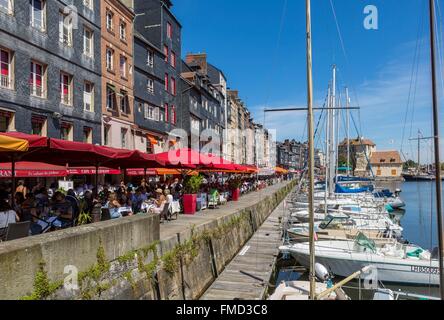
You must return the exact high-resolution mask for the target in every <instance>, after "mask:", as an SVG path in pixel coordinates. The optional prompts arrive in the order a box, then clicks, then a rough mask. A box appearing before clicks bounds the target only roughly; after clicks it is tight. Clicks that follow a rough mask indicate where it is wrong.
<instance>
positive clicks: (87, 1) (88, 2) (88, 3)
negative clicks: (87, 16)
mask: <svg viewBox="0 0 444 320" xmlns="http://www.w3.org/2000/svg"><path fill="white" fill-rule="evenodd" d="M83 5H84V6H85V7H86V8H88V9H89V10H91V11H92V10H94V0H83Z"/></svg>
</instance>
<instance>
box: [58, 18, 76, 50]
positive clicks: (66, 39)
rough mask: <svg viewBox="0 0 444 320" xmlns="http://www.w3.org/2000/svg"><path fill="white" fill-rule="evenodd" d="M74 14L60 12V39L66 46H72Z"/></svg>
mask: <svg viewBox="0 0 444 320" xmlns="http://www.w3.org/2000/svg"><path fill="white" fill-rule="evenodd" d="M72 25H73V23H72V16H71V15H69V14H64V13H63V12H60V13H59V41H60V43H62V44H64V45H65V46H70V47H72Z"/></svg>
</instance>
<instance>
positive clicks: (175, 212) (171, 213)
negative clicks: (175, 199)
mask: <svg viewBox="0 0 444 320" xmlns="http://www.w3.org/2000/svg"><path fill="white" fill-rule="evenodd" d="M174 216H175V219H174V220H177V219H179V211H178V210H174V206H173V203H170V204H169V205H168V218H169V220H170V221H171V220H173V217H174Z"/></svg>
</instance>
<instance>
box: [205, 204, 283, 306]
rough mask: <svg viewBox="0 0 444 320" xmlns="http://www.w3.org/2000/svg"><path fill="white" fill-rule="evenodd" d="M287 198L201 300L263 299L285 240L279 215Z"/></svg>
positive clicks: (280, 215)
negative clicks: (283, 239) (280, 247)
mask: <svg viewBox="0 0 444 320" xmlns="http://www.w3.org/2000/svg"><path fill="white" fill-rule="evenodd" d="M283 216H284V202H282V203H281V204H279V206H278V207H277V208H276V209H275V210H274V211H273V213H272V214H271V215H270V216H269V217H268V219H267V220H266V221H265V222H264V224H263V225H262V226H261V227H260V228H259V229H258V231H257V232H256V233H255V234H254V235H253V237H252V238H251V239H250V241H248V243H247V244H246V245H245V247H244V248H243V249H242V250H241V251H240V252H239V253H238V255H237V256H236V257H235V258H234V259H233V261H231V263H230V264H229V265H228V266H226V267H225V270H224V271H223V272H222V274H221V275H220V276H219V277H218V278H217V279H216V281H215V282H214V283H213V284H212V285H211V286H210V288H209V289H208V290H207V291H206V292H205V294H204V295H203V296H202V298H201V300H263V299H265V295H266V292H267V288H268V282H269V281H270V278H271V276H272V273H273V269H274V266H275V264H276V260H277V256H278V254H279V246H280V245H281V244H282V228H281V223H280V221H279V218H281V217H283Z"/></svg>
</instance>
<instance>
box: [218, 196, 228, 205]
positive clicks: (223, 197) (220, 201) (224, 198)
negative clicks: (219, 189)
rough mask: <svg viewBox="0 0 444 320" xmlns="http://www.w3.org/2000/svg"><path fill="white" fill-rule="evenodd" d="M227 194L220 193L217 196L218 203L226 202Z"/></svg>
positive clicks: (223, 203)
mask: <svg viewBox="0 0 444 320" xmlns="http://www.w3.org/2000/svg"><path fill="white" fill-rule="evenodd" d="M227 202H228V201H227V196H226V195H225V194H221V195H220V197H219V203H220V204H221V205H226V204H227Z"/></svg>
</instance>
